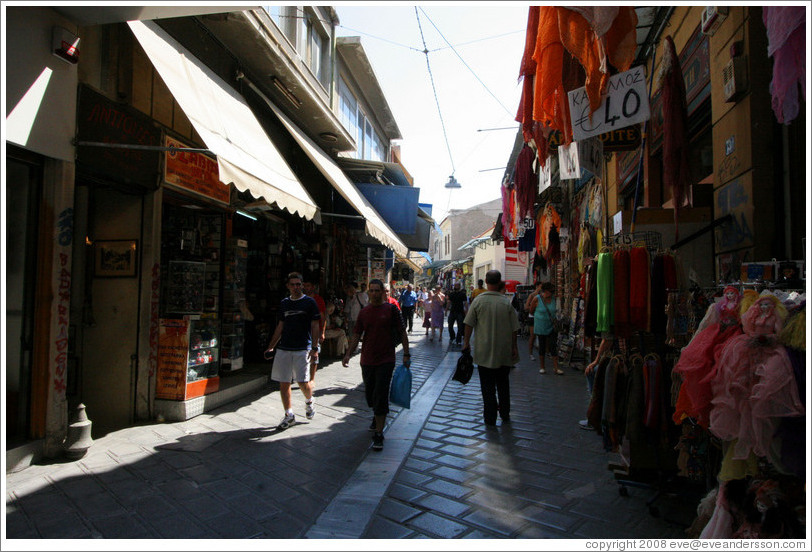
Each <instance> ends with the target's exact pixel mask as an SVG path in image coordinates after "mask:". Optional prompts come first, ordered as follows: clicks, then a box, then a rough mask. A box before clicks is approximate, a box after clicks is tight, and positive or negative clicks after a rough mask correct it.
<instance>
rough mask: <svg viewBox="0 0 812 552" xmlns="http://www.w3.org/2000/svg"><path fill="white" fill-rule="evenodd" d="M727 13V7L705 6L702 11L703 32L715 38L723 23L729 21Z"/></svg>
mask: <svg viewBox="0 0 812 552" xmlns="http://www.w3.org/2000/svg"><path fill="white" fill-rule="evenodd" d="M727 12H728V7H727V6H705V9H704V10H702V32H703V33H705V34H706V35H708V36H713V33H715V32H716V30H717V29H718V28H719V26H720V25H721V24H722V21H724V20H725V19H727Z"/></svg>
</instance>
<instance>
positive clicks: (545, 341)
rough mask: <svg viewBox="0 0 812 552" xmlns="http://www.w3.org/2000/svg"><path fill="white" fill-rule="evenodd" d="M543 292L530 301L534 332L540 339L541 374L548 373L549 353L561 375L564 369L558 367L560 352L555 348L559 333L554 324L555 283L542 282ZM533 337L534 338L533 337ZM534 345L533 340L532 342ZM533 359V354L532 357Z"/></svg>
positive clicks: (558, 373) (557, 372) (555, 368)
mask: <svg viewBox="0 0 812 552" xmlns="http://www.w3.org/2000/svg"><path fill="white" fill-rule="evenodd" d="M540 291H541V293H540V294H539V295H536V296H535V297H534V298H533V299H532V300H531V301H530V312H532V313H533V334H534V336H535V337H537V338H538V340H539V374H546V373H547V369H546V367H545V356H546V354H547V353H549V354H550V356H551V357H552V359H553V369H554V370H555V373H556V374H557V375H559V376H561V375H563V374H564V370H561V369H560V368H559V367H558V353H557V351H556V350H555V344H556V339H557V338H558V334H557V333H556V331H555V326H553V321H554V320H555V300H554V299H553V284H551V283H550V282H544V283H543V284H541V288H540ZM531 339H533V338H532V337H531ZM531 347H532V342H531ZM530 358H531V360H532V356H531V357H530Z"/></svg>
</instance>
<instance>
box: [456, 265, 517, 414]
mask: <svg viewBox="0 0 812 552" xmlns="http://www.w3.org/2000/svg"><path fill="white" fill-rule="evenodd" d="M501 281H502V274H501V272H499V271H498V270H489V271H488V272H487V274H485V284H486V285H487V286H488V290H487V291H486V292H484V293H481V294H479V296H478V297H477V299H476V300H475V301H473V302H472V303H471V307H470V308H469V309H468V314H466V315H465V338H464V341H463V345H462V350H463V351H467V350H470V348H471V335H472V334H473V335H474V355H473V356H474V363H476V364H477V367H478V369H479V385H480V388H481V390H482V404H483V410H484V419H485V426H487V427H493V426H495V425H496V414H497V412H498V413H499V416H500V417H501V418H502V424H506V423H509V422H510V379H509V376H510V369H511V367H512V366H513V365H514V364H515V363H516V362H517V361H518V360H519V345H518V342H517V335H518V331H519V321H518V320H517V319H516V314H515V313H514V311H513V307H511V306H510V301H509V300H508V299H507V297H505V296H504V295H503V294H502V293H499V291H498V290H499V283H500V282H501ZM497 395H498V399H497Z"/></svg>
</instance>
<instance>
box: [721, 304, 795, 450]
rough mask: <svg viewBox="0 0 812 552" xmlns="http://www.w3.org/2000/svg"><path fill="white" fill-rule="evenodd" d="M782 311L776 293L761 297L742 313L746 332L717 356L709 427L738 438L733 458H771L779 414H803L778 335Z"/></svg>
mask: <svg viewBox="0 0 812 552" xmlns="http://www.w3.org/2000/svg"><path fill="white" fill-rule="evenodd" d="M779 307H780V309H779ZM785 316H786V310H785V309H784V308H783V306H780V302H779V301H778V299H777V298H776V297H775V296H773V295H772V294H767V295H763V296H761V297H760V298H759V299H757V300H756V301H755V302H754V303H753V305H752V306H751V307H750V308H749V309H747V312H745V313H744V315H742V327H743V328H744V333H743V334H742V335H739V336H736V337H734V338H732V339H731V340H730V341H728V343H727V345H726V346H725V347H724V350H723V351H722V354H721V356H720V357H719V361H718V363H717V371H716V375H715V376H714V378H713V380H712V381H711V387H712V391H713V400H712V401H711V402H712V405H713V406H712V407H711V411H710V431H711V433H713V434H714V435H716V436H717V437H719V438H720V439H722V440H724V441H733V440H736V443H735V445H733V447H734V450H733V454H732V455H731V458H732V459H734V460H744V459H746V458H747V457H748V455H749V454H750V452H753V453H754V454H756V455H757V456H764V457H769V456H770V455H771V448H772V442H773V436H774V434H775V431H776V428H777V427H778V424H779V422H780V420H779V418H781V417H785V416H802V415H803V414H804V407H803V404H801V400H800V398H799V396H798V387H797V384H796V382H795V376H794V375H793V371H792V366H791V364H790V360H789V357H788V356H787V352H786V350H785V349H784V347H783V346H782V345H780V344H779V343H778V341H777V338H776V336H777V334H778V333H779V332H780V331H781V328H782V327H783V320H784V317H785Z"/></svg>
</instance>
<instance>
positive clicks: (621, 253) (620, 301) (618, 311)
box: [612, 249, 631, 338]
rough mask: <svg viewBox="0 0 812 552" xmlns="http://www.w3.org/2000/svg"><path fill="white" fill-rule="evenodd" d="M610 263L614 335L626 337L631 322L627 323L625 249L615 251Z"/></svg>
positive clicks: (627, 254)
mask: <svg viewBox="0 0 812 552" xmlns="http://www.w3.org/2000/svg"><path fill="white" fill-rule="evenodd" d="M612 265H613V270H614V275H613V278H614V293H615V298H614V302H615V336H617V337H620V338H627V337H629V336H630V335H631V324H630V323H629V282H630V278H629V276H630V257H629V252H628V251H626V250H625V249H621V250H618V251H615V254H614V256H613V258H612Z"/></svg>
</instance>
